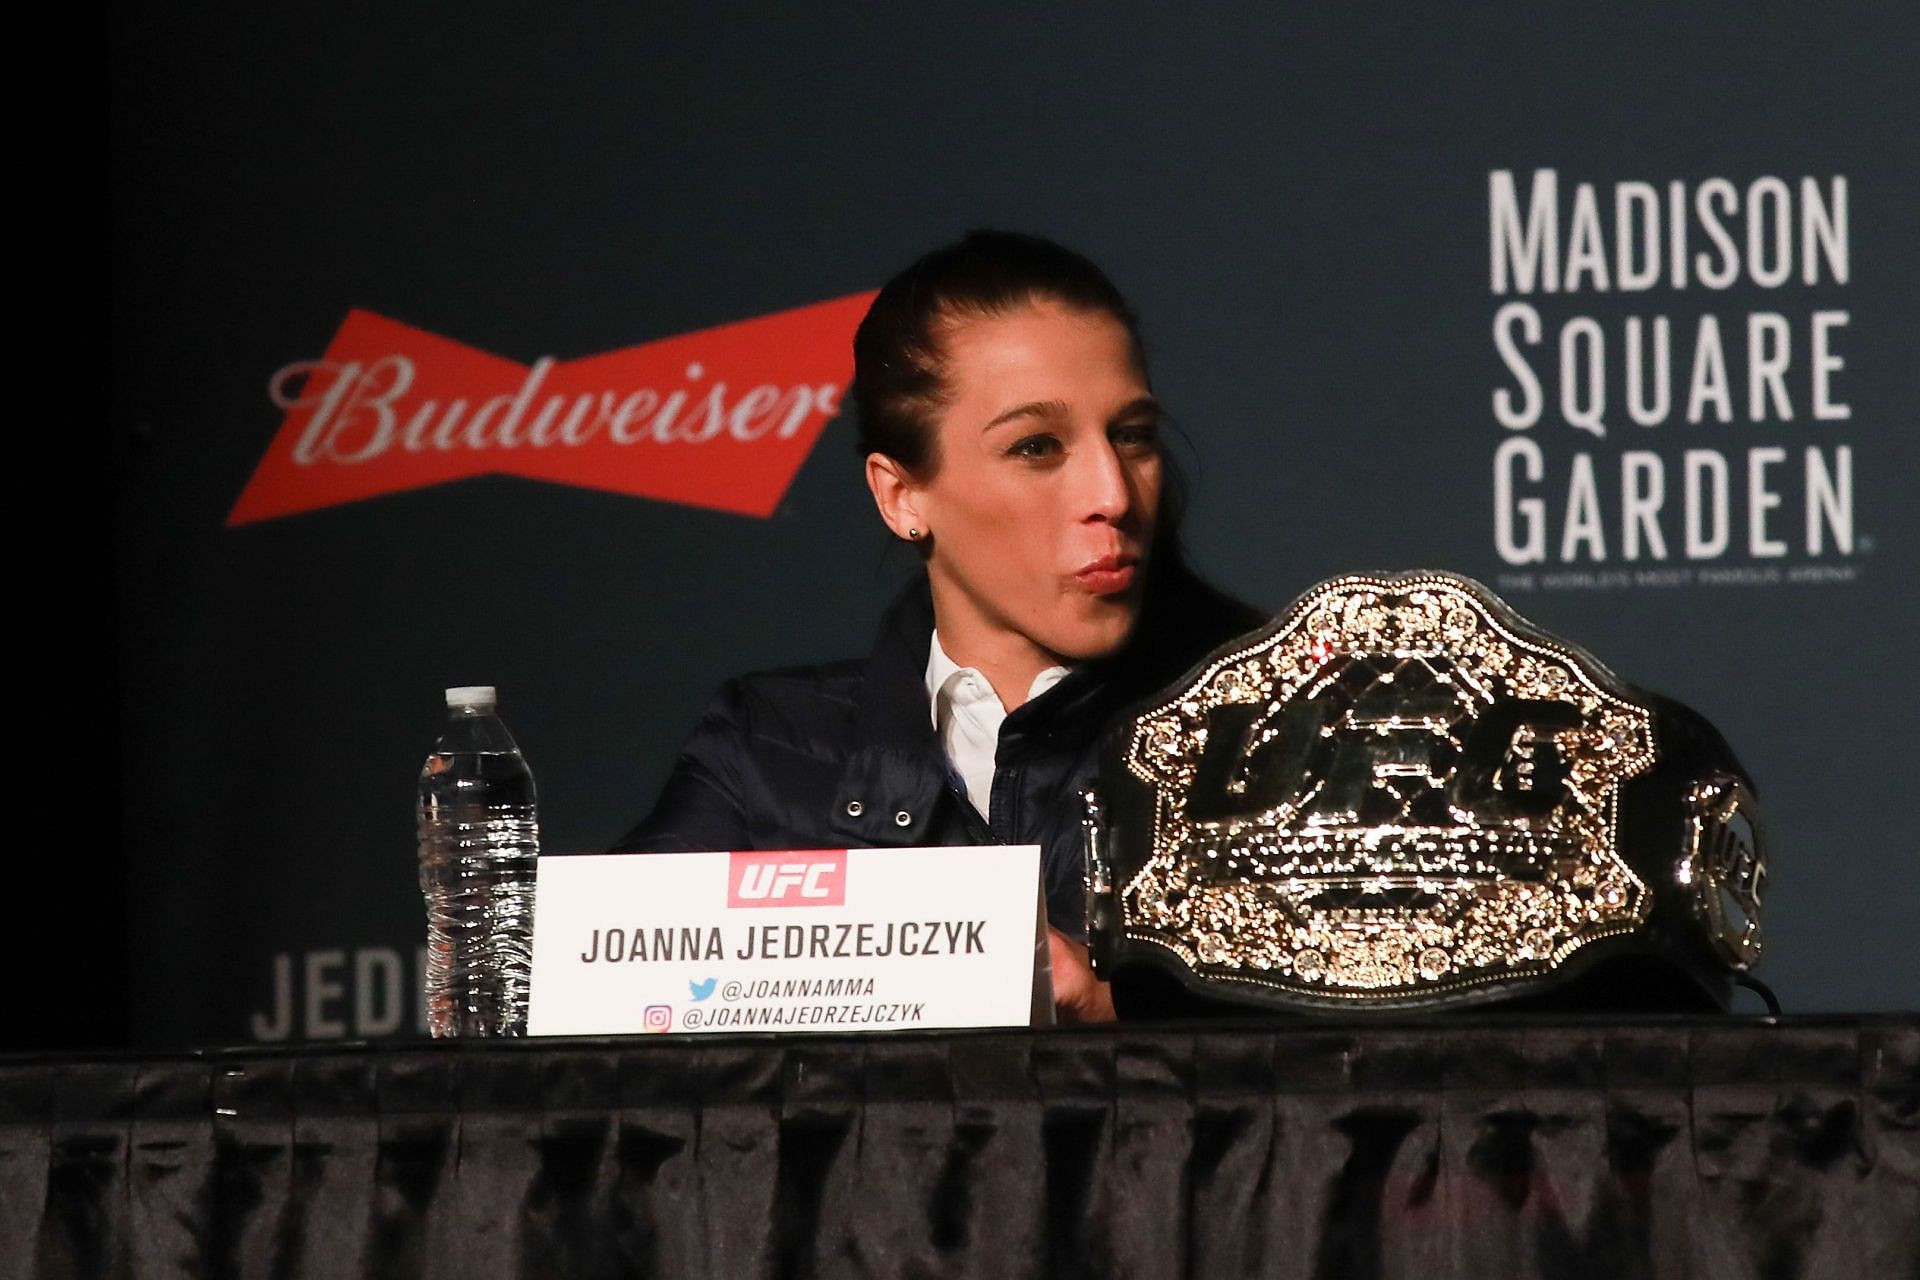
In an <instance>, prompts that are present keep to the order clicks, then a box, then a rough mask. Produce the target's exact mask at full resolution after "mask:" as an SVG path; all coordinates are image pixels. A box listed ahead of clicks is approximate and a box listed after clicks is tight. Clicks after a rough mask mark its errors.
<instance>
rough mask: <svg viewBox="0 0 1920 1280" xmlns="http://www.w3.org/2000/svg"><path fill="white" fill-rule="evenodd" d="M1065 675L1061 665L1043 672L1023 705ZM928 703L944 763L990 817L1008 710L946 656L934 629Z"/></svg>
mask: <svg viewBox="0 0 1920 1280" xmlns="http://www.w3.org/2000/svg"><path fill="white" fill-rule="evenodd" d="M1066 674H1067V668H1065V667H1048V668H1047V669H1046V670H1045V671H1042V672H1041V673H1040V674H1039V675H1037V676H1035V677H1034V678H1033V683H1032V684H1031V685H1029V686H1028V687H1027V701H1029V702H1031V701H1033V699H1035V698H1037V697H1039V696H1040V695H1041V694H1043V693H1045V692H1046V691H1047V690H1049V689H1051V688H1053V686H1054V685H1056V684H1059V683H1060V680H1061V678H1062V677H1064V676H1065V675H1066ZM927 702H928V704H929V705H930V707H931V709H932V713H933V731H934V732H935V733H936V734H938V735H939V737H940V745H941V746H942V747H944V748H945V749H946V752H947V763H948V764H950V765H952V766H953V771H954V772H955V773H957V774H959V775H960V781H961V782H962V783H963V784H964V785H965V786H966V789H967V799H968V800H970V801H972V802H973V807H974V808H975V809H976V810H978V811H979V813H980V815H981V816H982V817H989V816H991V806H992V803H993V765H994V757H995V756H996V755H997V754H998V752H999V750H1000V726H1001V724H1002V723H1003V722H1004V721H1005V720H1006V718H1007V709H1006V707H1005V705H1003V704H1002V703H1001V701H1000V695H999V694H997V693H995V692H994V691H993V685H991V684H990V683H988V681H987V678H986V677H985V676H983V675H981V674H980V672H979V671H978V670H977V669H975V668H973V667H963V666H961V665H959V664H958V663H956V662H955V661H954V660H953V659H952V658H949V657H948V656H947V651H946V650H945V649H942V648H941V647H940V633H939V632H938V631H935V632H934V633H933V643H932V645H931V646H929V648H928V652H927Z"/></svg>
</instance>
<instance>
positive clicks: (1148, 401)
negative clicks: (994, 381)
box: [982, 396, 1160, 431]
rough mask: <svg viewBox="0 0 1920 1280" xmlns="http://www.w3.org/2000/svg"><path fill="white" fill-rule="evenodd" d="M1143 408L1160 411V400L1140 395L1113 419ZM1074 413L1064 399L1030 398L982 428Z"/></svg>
mask: <svg viewBox="0 0 1920 1280" xmlns="http://www.w3.org/2000/svg"><path fill="white" fill-rule="evenodd" d="M1143 409H1145V410H1149V411H1151V412H1154V413H1158V412H1159V411H1160V402H1159V401H1158V400H1155V399H1154V398H1153V397H1152V396H1140V397H1138V398H1137V399H1134V400H1130V401H1128V402H1127V403H1126V404H1125V405H1123V406H1121V408H1120V411H1119V412H1117V413H1115V414H1114V415H1113V420H1114V421H1118V420H1119V419H1121V418H1124V417H1126V416H1127V415H1129V414H1133V413H1138V412H1140V411H1141V410H1143ZM1072 415H1073V411H1072V410H1071V409H1070V408H1068V407H1067V402H1066V401H1064V400H1029V401H1027V402H1026V403H1024V404H1017V405H1014V406H1013V407H1012V408H1011V409H1007V410H1004V411H1002V412H1001V413H1000V414H999V415H998V416H996V417H995V418H994V419H993V421H992V422H989V423H988V424H987V425H986V426H985V427H984V428H982V430H989V431H990V430H992V429H993V428H994V427H997V426H999V425H1000V424H1001V423H1003V422H1011V421H1013V420H1014V419H1015V418H1067V417H1071V416H1072Z"/></svg>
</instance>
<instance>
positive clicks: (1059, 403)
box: [983, 400, 1073, 431]
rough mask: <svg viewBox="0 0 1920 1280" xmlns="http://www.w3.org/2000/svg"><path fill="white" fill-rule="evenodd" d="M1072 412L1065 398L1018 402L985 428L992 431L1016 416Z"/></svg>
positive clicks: (1055, 415) (1048, 416) (1062, 415)
mask: <svg viewBox="0 0 1920 1280" xmlns="http://www.w3.org/2000/svg"><path fill="white" fill-rule="evenodd" d="M1072 413H1073V411H1072V410H1071V409H1069V408H1067V402H1066V401H1065V400H1029V401H1027V402H1026V403H1025V404H1017V405H1015V406H1013V408H1011V409H1007V410H1004V411H1003V412H1001V413H1000V415H999V416H997V417H996V418H994V420H993V421H992V422H989V423H988V424H987V425H986V427H985V428H983V430H989V431H990V430H992V429H993V428H994V427H997V426H999V425H1000V424H1001V423H1003V422H1012V421H1013V420H1014V419H1015V418H1066V417H1071V416H1072Z"/></svg>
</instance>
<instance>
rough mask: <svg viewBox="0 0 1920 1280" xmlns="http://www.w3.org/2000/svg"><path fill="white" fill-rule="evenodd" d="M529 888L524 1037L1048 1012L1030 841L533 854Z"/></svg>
mask: <svg viewBox="0 0 1920 1280" xmlns="http://www.w3.org/2000/svg"><path fill="white" fill-rule="evenodd" d="M535 883H536V896H535V901H534V926H533V981H532V991H531V996H530V1001H531V1007H530V1009H529V1015H528V1031H529V1032H530V1033H531V1034H533V1035H536V1036H562V1035H622V1034H626V1033H628V1032H760V1033H764V1032H769V1031H816V1032H821V1031H823V1032H848V1031H901V1030H912V1029H915V1028H937V1027H1007V1026H1027V1025H1029V1024H1030V1023H1032V1022H1033V1021H1034V1020H1035V1019H1036V1016H1037V1017H1039V1018H1040V1019H1041V1020H1050V1019H1051V1017H1052V1008H1053V1006H1052V993H1051V986H1050V976H1049V974H1048V973H1047V971H1046V967H1045V965H1046V957H1047V945H1046V933H1045V922H1044V916H1043V915H1042V914H1041V906H1040V898H1039V889H1038V886H1039V883H1040V847H1039V846H1038V845H981V846H973V847H968V848H954V849H851V850H849V849H809V850H795V851H773V850H753V851H750V852H734V853H624V854H593V855H585V856H572V857H546V858H542V859H540V870H539V876H538V878H537V880H536V882H535ZM1036 957H1037V960H1036Z"/></svg>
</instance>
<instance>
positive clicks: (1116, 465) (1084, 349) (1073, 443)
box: [883, 301, 1161, 666]
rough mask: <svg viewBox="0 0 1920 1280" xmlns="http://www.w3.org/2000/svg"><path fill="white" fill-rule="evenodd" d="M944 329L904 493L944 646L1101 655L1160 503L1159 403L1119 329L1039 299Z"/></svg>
mask: <svg viewBox="0 0 1920 1280" xmlns="http://www.w3.org/2000/svg"><path fill="white" fill-rule="evenodd" d="M943 336H944V339H945V341H944V348H945V353H946V384H947V389H948V392H949V399H948V402H947V404H946V407H945V408H944V410H942V411H940V412H939V414H938V418H937V426H936V435H935V439H934V441H933V453H932V462H931V465H930V467H929V468H928V471H929V472H930V474H929V475H927V476H925V477H922V478H916V479H914V480H913V481H911V482H910V483H909V486H908V488H909V492H908V493H907V495H906V499H907V502H908V503H909V504H910V506H911V508H912V515H913V516H915V517H917V518H918V520H919V522H920V527H922V528H923V529H924V530H925V531H926V532H927V533H928V534H930V535H931V536H932V539H933V541H932V546H931V553H930V557H929V559H928V562H927V569H928V574H929V576H930V577H931V579H932V583H933V591H934V607H935V611H936V615H937V617H938V625H939V627H940V632H941V640H942V643H943V645H945V646H946V647H947V649H948V652H949V653H950V654H952V655H953V656H954V657H955V658H956V659H958V660H960V661H962V662H971V663H979V662H982V661H984V660H986V659H987V658H989V657H992V658H995V659H997V660H1000V661H1008V660H1014V659H1017V657H1018V656H1020V655H1019V653H1018V651H1019V650H1020V649H1021V648H1022V647H1026V646H1030V647H1031V649H1032V650H1034V651H1037V652H1035V653H1034V654H1033V655H1032V656H1033V657H1034V658H1035V659H1036V660H1043V661H1041V663H1040V665H1042V666H1044V665H1050V664H1051V663H1053V662H1057V661H1062V660H1064V661H1069V662H1071V661H1081V660H1085V659H1089V658H1097V657H1101V656H1103V655H1106V654H1109V653H1112V652H1113V651H1115V650H1116V649H1118V648H1119V647H1120V646H1121V645H1122V644H1123V643H1124V642H1125V641H1126V638H1127V635H1128V633H1129V632H1130V631H1131V630H1132V628H1133V624H1134V621H1135V619H1136V618H1137V617H1138V616H1139V611H1140V587H1141V580H1142V577H1143V571H1144V569H1145V567H1146V566H1145V564H1144V563H1143V561H1144V557H1145V556H1146V552H1147V547H1148V545H1149V544H1150V543H1151V542H1152V540H1153V527H1154V519H1155V515H1156V513H1157V512H1158V510H1159V506H1160V469H1161V462H1160V444H1159V434H1158V432H1159V421H1160V410H1159V405H1158V404H1157V403H1156V402H1155V401H1154V399H1153V395H1152V393H1151V392H1150V391H1148V389H1147V384H1146V378H1145V375H1144V374H1143V372H1142V370H1141V369H1140V368H1139V367H1138V365H1137V364H1136V363H1135V362H1134V358H1133V348H1132V344H1131V342H1130V341H1129V339H1128V336H1127V330H1126V328H1125V326H1123V325H1122V324H1121V323H1120V322H1119V321H1118V320H1116V319H1114V318H1113V317H1112V316H1110V315H1107V314H1105V313H1104V312H1097V311H1079V310H1073V309H1069V308H1067V307H1063V306H1061V305H1060V304H1058V303H1054V302H1048V301H1041V302H1036V303H1033V304H1031V305H1029V306H1026V307H1024V308H1022V309H1020V310H1018V311H1014V312H1010V313H1008V314H1006V315H1004V316H997V317H992V318H972V319H965V320H959V321H955V322H953V323H951V324H950V325H949V326H948V328H947V329H946V330H945V333H944V335H943ZM883 505H884V504H883ZM899 532H905V530H899ZM962 649H965V650H969V651H971V654H970V656H963V655H962V653H961V652H960V650H962Z"/></svg>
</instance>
